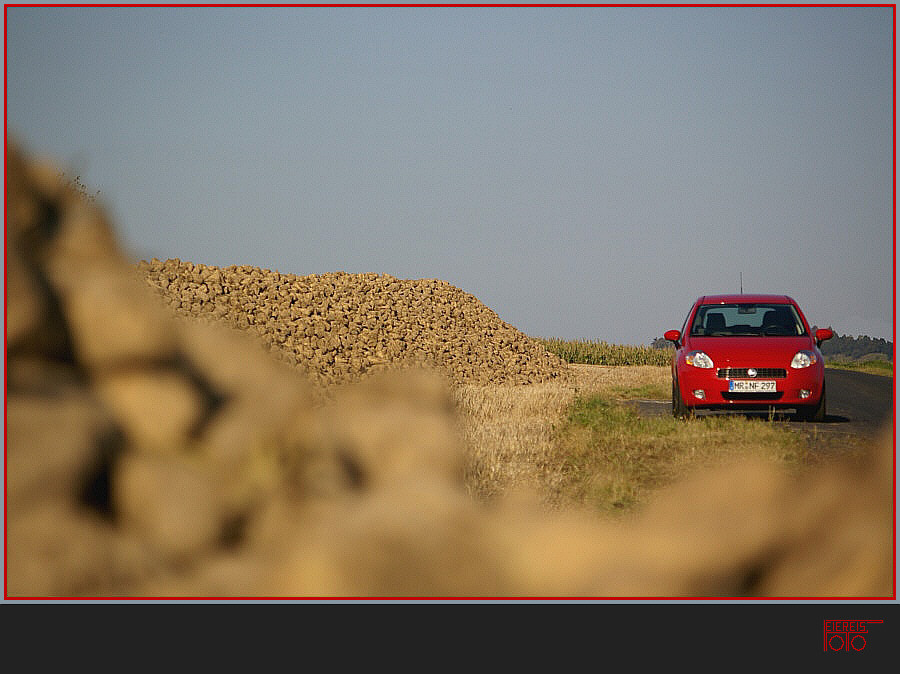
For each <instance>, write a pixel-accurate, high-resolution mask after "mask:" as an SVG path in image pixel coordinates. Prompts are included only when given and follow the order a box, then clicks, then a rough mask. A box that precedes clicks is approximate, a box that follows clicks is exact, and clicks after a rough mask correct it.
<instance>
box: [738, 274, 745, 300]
mask: <svg viewBox="0 0 900 674" xmlns="http://www.w3.org/2000/svg"><path fill="white" fill-rule="evenodd" d="M739 273H740V275H741V295H743V294H744V272H739Z"/></svg>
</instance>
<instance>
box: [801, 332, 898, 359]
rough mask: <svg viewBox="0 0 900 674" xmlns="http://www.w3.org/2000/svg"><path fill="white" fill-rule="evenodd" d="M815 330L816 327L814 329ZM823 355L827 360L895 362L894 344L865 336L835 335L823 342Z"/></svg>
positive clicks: (821, 349)
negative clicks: (879, 360)
mask: <svg viewBox="0 0 900 674" xmlns="http://www.w3.org/2000/svg"><path fill="white" fill-rule="evenodd" d="M813 330H815V327H813ZM819 350H820V351H821V352H822V355H823V356H825V357H826V358H830V359H834V360H870V359H875V358H877V359H883V360H889V361H893V360H894V343H893V342H889V341H888V340H886V339H881V338H877V339H873V338H872V337H866V336H865V335H858V336H856V337H851V336H850V335H839V334H838V333H836V332H835V333H834V337H832V338H831V339H829V340H828V341H827V342H822V346H820V347H819Z"/></svg>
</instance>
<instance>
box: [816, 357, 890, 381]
mask: <svg viewBox="0 0 900 674" xmlns="http://www.w3.org/2000/svg"><path fill="white" fill-rule="evenodd" d="M825 367H830V368H832V369H835V370H853V371H854V372H868V373H869V374H880V375H882V376H885V377H893V376H894V364H893V363H892V362H891V361H889V360H863V361H840V360H838V361H834V362H830V361H829V362H826V363H825Z"/></svg>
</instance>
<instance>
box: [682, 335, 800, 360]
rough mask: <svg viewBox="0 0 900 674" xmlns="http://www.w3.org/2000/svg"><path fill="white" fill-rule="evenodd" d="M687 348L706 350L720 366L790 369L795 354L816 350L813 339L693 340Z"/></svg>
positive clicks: (701, 338)
mask: <svg viewBox="0 0 900 674" xmlns="http://www.w3.org/2000/svg"><path fill="white" fill-rule="evenodd" d="M685 348H686V349H687V350H689V351H694V350H697V351H703V352H704V353H705V354H706V355H708V356H709V357H710V358H712V360H713V363H715V365H716V367H728V366H729V365H733V366H736V367H742V366H757V367H759V366H771V367H788V365H790V362H791V359H792V358H793V357H794V354H795V353H797V352H798V351H802V350H804V349H807V350H811V349H813V348H815V347H814V345H813V341H812V340H811V339H810V338H809V337H692V338H690V340H689V342H688V344H686V345H685Z"/></svg>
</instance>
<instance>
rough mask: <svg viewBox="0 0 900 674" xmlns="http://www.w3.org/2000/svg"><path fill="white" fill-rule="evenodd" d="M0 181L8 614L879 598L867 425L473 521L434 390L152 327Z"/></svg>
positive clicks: (156, 304)
mask: <svg viewBox="0 0 900 674" xmlns="http://www.w3.org/2000/svg"><path fill="white" fill-rule="evenodd" d="M7 162H8V164H7V169H8V175H7V179H8V187H7V205H6V206H7V218H8V220H7V229H8V251H7V254H8V263H7V291H8V306H7V340H8V350H7V357H8V389H7V419H8V421H7V423H8V426H7V433H8V436H7V518H8V528H7V541H8V559H7V583H8V585H7V593H8V596H9V597H51V596H65V597H76V596H81V597H114V596H139V597H153V596H191V597H198V596H213V597H228V596H277V597H295V596H319V597H348V596H353V597H356V596H379V597H400V596H415V597H448V596H454V597H456V596H489V597H506V596H532V597H546V596H552V597H560V596H578V597H620V596H628V597H641V596H657V597H659V596H662V597H677V596H744V595H750V596H802V597H818V596H824V597H836V596H847V597H863V596H865V597H887V596H889V595H890V593H891V592H892V574H893V568H892V561H893V550H892V520H891V517H892V513H891V498H892V474H893V472H892V465H891V463H892V452H891V448H892V445H891V442H892V434H891V433H890V431H889V430H885V432H884V434H883V436H882V438H881V440H880V442H878V443H877V444H876V445H875V446H874V447H873V449H872V452H871V454H870V455H869V456H868V457H866V459H865V460H863V461H857V462H855V463H854V464H853V465H852V466H851V465H842V464H840V463H837V462H835V463H833V464H829V465H827V466H823V467H822V468H821V470H818V471H817V472H815V473H813V474H811V475H807V476H806V477H804V478H803V480H802V481H799V480H796V479H793V478H790V477H788V476H787V475H785V474H783V473H781V472H779V470H778V469H777V468H776V467H775V466H773V465H771V464H767V463H742V464H740V465H734V466H725V467H720V468H718V469H716V470H715V471H712V472H709V473H703V474H699V475H696V476H694V477H693V478H691V480H689V481H685V482H682V483H679V484H676V485H673V486H672V487H670V488H667V489H665V490H663V491H662V492H661V493H659V495H658V496H657V498H656V499H655V501H654V502H653V503H652V504H651V505H650V506H649V507H648V508H647V509H646V510H645V511H644V512H642V513H641V514H640V516H639V517H636V518H634V519H633V520H630V521H628V522H623V523H609V522H605V521H599V520H598V519H597V518H596V517H594V516H590V515H588V514H586V513H581V512H578V513H575V512H567V513H552V514H551V513H548V512H547V511H546V509H544V508H542V507H541V505H540V504H539V502H538V501H537V500H533V499H530V498H529V497H528V496H527V495H522V496H521V497H519V498H516V499H509V500H507V501H501V502H500V503H497V504H493V505H491V506H488V505H487V504H483V503H479V502H477V501H476V500H474V499H473V498H471V497H470V496H469V495H468V494H467V492H466V489H465V485H464V480H463V465H464V461H465V453H464V449H463V446H462V444H461V442H460V441H459V438H458V435H457V433H458V431H457V428H458V426H457V423H456V422H457V420H456V419H455V417H454V411H453V405H452V404H451V396H450V395H449V386H450V385H451V384H452V381H450V379H452V377H450V378H448V376H447V373H446V372H441V371H440V368H437V367H432V368H427V369H420V368H417V367H414V366H412V365H410V364H408V363H404V364H403V369H400V370H397V369H394V368H391V367H388V368H384V369H385V370H386V371H384V372H380V373H377V374H375V373H372V376H368V377H365V378H362V381H358V382H349V383H347V384H346V385H343V386H339V387H336V388H333V389H329V390H328V391H327V394H325V395H323V393H322V389H321V388H320V387H319V386H318V385H317V384H318V383H319V382H317V381H316V380H315V377H309V376H308V373H304V372H303V370H302V368H298V367H297V364H296V363H291V362H285V359H284V358H273V357H272V355H273V354H272V348H271V346H272V345H271V343H266V342H265V340H262V341H261V340H260V339H259V335H253V334H252V333H250V332H249V331H246V330H241V329H239V326H238V329H234V328H235V326H233V325H231V326H228V327H226V326H225V325H222V324H221V321H219V320H217V317H216V316H215V315H210V316H207V317H205V318H204V319H203V320H197V319H196V318H192V317H189V316H186V315H178V312H177V311H173V310H172V307H171V306H169V305H168V304H169V303H167V302H166V301H164V300H163V299H161V298H160V294H159V293H158V292H154V291H153V290H152V289H151V288H149V287H148V283H147V278H146V275H145V274H144V273H143V272H142V271H141V269H140V268H135V266H134V265H133V264H131V263H130V262H129V261H128V260H127V258H126V256H125V255H124V254H123V252H122V251H121V248H120V246H119V244H118V242H117V240H116V236H115V231H114V229H113V227H112V226H111V224H110V223H109V222H108V221H107V220H106V217H105V215H104V213H103V211H102V209H101V208H100V206H99V205H98V204H96V203H92V202H90V201H89V200H85V199H84V198H83V195H80V194H78V193H77V191H75V190H73V189H72V188H71V187H70V186H66V185H63V184H60V183H59V182H58V179H57V176H58V173H59V172H58V171H57V170H56V169H55V168H54V167H52V166H47V165H44V164H40V163H38V162H34V161H31V160H29V159H28V157H27V156H26V155H25V154H24V153H23V152H22V151H21V150H20V149H18V148H17V147H16V146H15V145H14V144H10V146H8V149H7ZM144 272H146V269H145V270H144ZM179 302H181V300H179ZM294 304H295V305H296V304H297V302H296V301H295V302H294ZM301 304H302V303H301ZM214 313H215V312H213V314H214ZM368 318H369V313H364V315H363V316H362V317H361V318H360V320H367V319H368ZM254 320H255V319H254ZM334 320H344V319H343V318H340V317H335V318H334ZM229 327H230V328H232V329H229ZM476 337H477V336H476V335H471V334H467V335H463V336H461V337H460V339H461V340H465V341H466V344H467V347H466V348H467V349H471V351H467V353H469V354H470V355H469V358H470V360H468V361H466V362H468V363H474V366H475V367H480V365H479V363H481V362H482V361H479V360H478V358H480V357H483V358H487V354H488V353H489V352H490V349H489V348H487V346H486V347H485V348H484V349H483V350H479V349H478V348H477V345H476V346H474V347H473V346H471V345H472V344H475V343H476V342H475V341H474V340H476ZM445 348H448V349H452V348H454V342H452V341H451V342H447V344H446V347H445ZM482 354H483V355H482ZM276 355H277V354H276ZM387 355H390V354H387ZM472 359H474V360H472ZM488 362H491V361H489V360H488ZM439 364H440V363H435V365H439ZM435 370H437V372H435Z"/></svg>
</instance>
